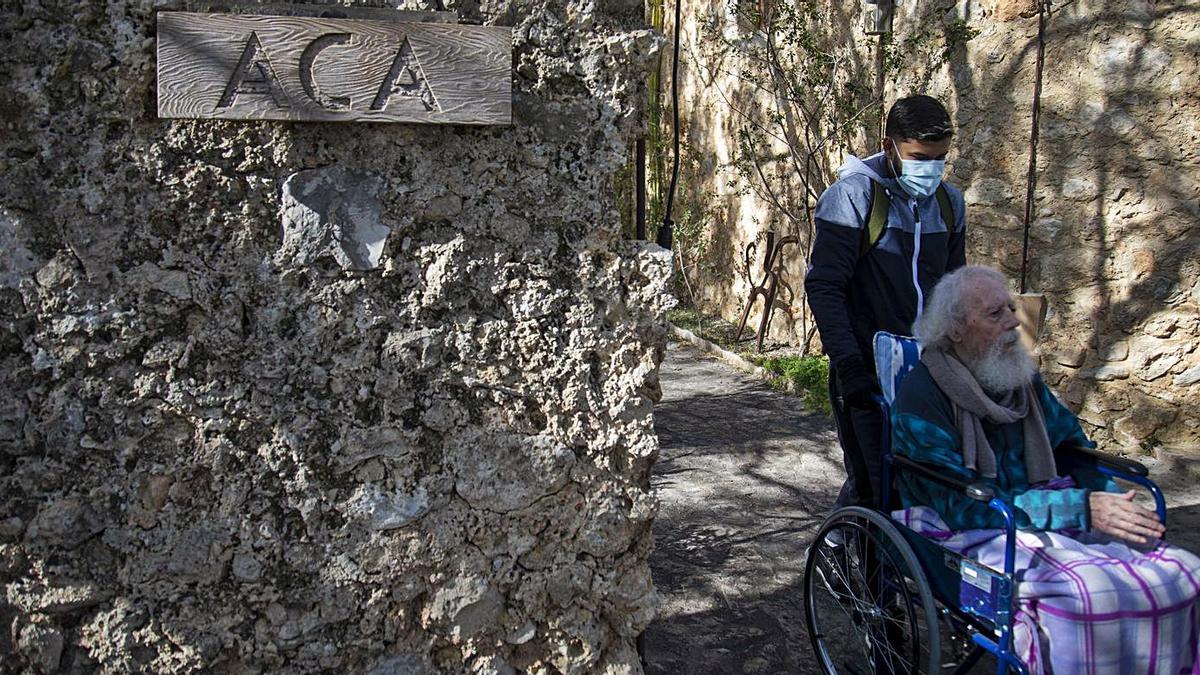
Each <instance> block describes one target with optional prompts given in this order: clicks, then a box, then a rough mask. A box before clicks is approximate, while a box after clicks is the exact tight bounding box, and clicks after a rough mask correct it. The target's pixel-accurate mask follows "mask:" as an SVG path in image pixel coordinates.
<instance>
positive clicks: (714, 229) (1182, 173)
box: [684, 0, 1200, 456]
mask: <svg viewBox="0 0 1200 675" xmlns="http://www.w3.org/2000/svg"><path fill="white" fill-rule="evenodd" d="M825 4H826V3H817V6H818V7H821V8H822V9H820V10H819V11H821V12H824V13H823V14H822V16H824V17H827V18H826V19H824V28H825V30H826V31H827V33H828V35H829V36H831V37H832V38H833V39H832V43H834V44H836V45H838V48H840V49H847V50H848V51H847V52H846V53H845V56H846V64H847V68H846V69H845V70H846V71H849V72H850V73H851V77H859V78H872V79H873V77H874V69H873V68H872V67H871V66H872V64H873V62H874V52H873V49H874V44H875V41H876V39H875V38H873V37H869V36H867V35H865V33H864V32H863V30H862V25H863V22H862V19H863V17H862V15H861V8H862V7H863V6H862V5H859V4H857V3H852V4H850V5H846V4H844V3H832V4H829V6H828V7H825V6H824V5H825ZM691 7H692V9H693V12H692V15H693V16H698V15H702V14H708V15H710V16H711V15H712V13H713V11H714V9H715V10H718V11H720V10H721V9H722V8H721V6H720V5H716V4H714V3H706V2H693V3H692V4H691ZM839 9H840V11H835V10H839ZM743 32H744V31H743ZM696 35H698V32H697V29H696V23H695V22H693V24H692V25H691V26H689V30H688V31H687V32H685V36H686V37H687V38H688V39H689V40H690V41H691V42H692V43H693V44H694V43H695V36H696ZM749 35H751V36H752V33H750V34H749ZM1046 45H1047V46H1046V69H1045V77H1044V92H1043V99H1042V120H1041V143H1040V149H1039V155H1038V164H1039V168H1040V170H1039V173H1038V189H1037V192H1036V198H1035V201H1034V211H1033V226H1032V229H1031V250H1030V266H1029V270H1028V281H1029V287H1030V289H1031V290H1036V291H1041V292H1044V293H1045V294H1046V295H1047V296H1048V299H1049V305H1050V315H1049V320H1048V326H1047V331H1046V334H1045V336H1044V340H1043V344H1042V346H1041V348H1040V349H1041V362H1042V367H1043V370H1044V372H1045V373H1046V374H1047V379H1048V380H1049V381H1050V383H1051V384H1052V385H1053V386H1055V387H1056V388H1057V390H1058V391H1059V392H1060V394H1061V395H1062V396H1063V398H1064V399H1065V400H1066V401H1067V402H1068V403H1069V404H1070V405H1071V406H1072V408H1074V409H1075V410H1077V411H1079V412H1080V414H1081V416H1082V418H1083V419H1084V420H1085V421H1086V423H1087V427H1088V431H1089V432H1090V433H1091V434H1092V435H1093V436H1094V437H1096V438H1098V439H1099V440H1101V441H1102V442H1106V443H1107V442H1110V441H1115V445H1109V447H1112V448H1114V449H1122V450H1124V451H1126V452H1141V451H1143V450H1148V449H1151V448H1161V449H1166V450H1182V451H1185V452H1186V453H1188V454H1191V455H1192V456H1195V454H1196V453H1197V452H1200V413H1197V410H1198V409H1200V349H1198V346H1200V310H1198V308H1200V282H1198V281H1197V278H1198V273H1200V230H1198V228H1197V223H1198V221H1200V161H1198V159H1200V150H1198V149H1197V148H1200V123H1198V122H1197V120H1198V119H1200V97H1198V96H1197V94H1196V92H1195V91H1194V89H1195V88H1194V87H1192V86H1191V85H1190V84H1189V83H1192V82H1195V81H1196V80H1197V78H1198V77H1200V68H1198V66H1197V63H1198V54H1200V29H1198V28H1197V25H1196V22H1195V12H1194V11H1193V10H1192V9H1191V8H1190V7H1189V6H1187V4H1186V3H1163V2H1158V3H1155V2H1147V1H1145V0H1091V1H1068V2H1059V1H1055V2H1053V3H1052V8H1051V13H1050V15H1049V18H1048V20H1047V30H1046ZM1036 46H1037V18H1036V4H1034V3H1033V2H1029V1H1025V0H1020V1H1016V2H1014V1H1010V0H964V1H962V2H958V3H954V2H948V1H945V0H943V1H941V2H915V3H914V2H905V3H903V4H901V5H900V6H899V7H898V8H897V15H896V18H895V36H894V42H893V48H892V50H891V52H890V54H889V61H890V63H891V67H892V68H893V69H892V70H889V73H888V78H887V86H886V96H887V104H888V105H890V103H891V101H893V100H895V98H897V97H898V96H901V95H907V94H909V93H919V92H926V93H929V94H931V95H933V96H936V97H938V98H940V99H941V100H943V101H944V102H945V103H946V104H947V106H948V107H949V108H950V111H951V114H952V116H953V117H954V118H955V121H956V123H957V125H958V137H957V141H956V147H955V149H954V150H953V151H952V156H951V163H950V169H949V171H950V173H949V178H950V180H951V181H953V182H955V183H956V184H957V185H959V186H961V187H962V188H964V190H965V192H966V196H967V202H968V209H969V210H968V219H969V223H970V236H969V248H968V257H969V259H970V260H971V261H973V262H978V263H985V264H990V265H995V266H998V267H1000V268H1001V269H1003V270H1004V271H1005V272H1007V273H1008V274H1010V275H1011V276H1013V277H1014V278H1016V277H1018V276H1019V274H1020V267H1021V245H1022V234H1023V233H1022V229H1021V223H1022V218H1023V215H1024V209H1025V185H1026V169H1027V164H1028V146H1029V138H1030V128H1031V114H1032V112H1031V111H1032V98H1033V83H1034V64H1035V57H1036ZM733 64H734V65H726V66H725V67H724V68H723V69H721V71H720V72H721V74H722V76H721V77H718V78H710V79H708V80H705V81H701V80H699V78H696V77H695V76H694V77H693V80H692V84H691V89H690V90H689V96H688V98H687V104H686V105H685V106H684V110H685V111H687V112H688V114H689V115H690V117H689V120H688V121H689V130H690V132H691V134H692V135H691V138H690V140H691V143H692V145H693V147H694V148H696V149H697V151H698V152H700V149H710V150H711V152H712V154H713V155H714V156H715V157H717V159H716V161H714V162H713V163H712V164H711V167H710V170H708V171H707V172H705V171H698V172H697V173H696V174H695V175H694V176H693V180H692V182H691V184H690V185H689V188H690V189H691V190H692V194H698V193H699V192H698V191H699V190H703V189H707V190H709V191H710V192H709V195H708V196H707V197H705V199H707V200H709V201H710V207H709V208H710V209H711V211H712V212H713V214H714V215H712V216H711V217H709V218H708V222H707V228H708V229H707V232H706V236H707V237H708V238H709V241H710V242H712V245H710V246H709V249H708V255H709V256H710V257H709V259H708V260H707V267H705V266H697V270H698V271H699V272H700V276H701V277H702V278H697V279H696V280H695V281H696V283H697V284H698V285H699V286H700V287H701V289H702V290H701V291H700V292H699V293H698V294H699V295H700V297H701V302H702V304H703V305H704V306H705V307H706V308H707V309H709V310H711V311H716V312H719V313H721V314H722V315H724V316H725V317H726V318H730V319H736V318H737V316H738V314H739V312H740V311H741V308H742V302H743V301H744V298H745V292H746V289H747V288H748V283H747V281H746V278H745V275H744V274H742V273H741V271H740V269H739V268H740V267H741V266H742V264H743V262H742V248H743V246H744V245H745V244H746V243H747V242H749V241H752V240H753V239H754V237H755V236H761V232H762V230H764V229H765V224H766V223H769V222H770V221H771V219H772V218H774V217H775V216H773V214H772V209H771V208H770V206H769V205H768V204H766V203H764V202H763V200H761V199H757V198H756V197H755V196H754V195H753V194H750V195H747V194H745V193H744V191H739V188H740V187H741V186H740V184H739V183H738V182H737V180H732V181H731V180H730V179H731V174H730V172H729V171H728V170H723V168H722V163H721V162H722V159H723V158H725V157H727V154H728V153H725V154H724V155H723V154H722V143H726V141H724V140H722V139H723V138H726V137H728V130H729V128H730V127H731V126H736V123H735V122H736V121H735V122H731V121H730V120H729V117H730V114H729V112H728V105H727V104H726V101H725V100H723V99H722V98H721V96H722V95H727V94H725V92H728V91H731V90H735V91H736V88H737V87H738V86H739V81H738V78H737V74H738V71H737V67H736V60H735V61H733ZM709 65H711V64H709ZM698 72H701V69H700V68H699V67H694V68H693V71H692V73H693V75H694V74H695V73H698ZM860 84H862V85H865V87H866V89H867V90H868V91H869V90H870V89H872V88H873V82H872V81H869V80H868V81H865V82H861V81H860ZM843 86H844V80H843ZM742 89H743V90H744V89H745V87H744V86H742ZM741 95H742V96H745V95H746V94H744V93H742V94H741ZM762 105H770V102H769V101H762ZM852 132H853V136H851V137H850V142H849V143H843V142H842V141H843V140H844V139H838V141H839V142H837V143H834V144H831V146H830V152H831V154H833V155H834V158H835V160H836V161H833V162H831V163H830V166H834V167H835V166H837V163H838V162H840V160H841V157H842V156H843V155H844V153H845V152H847V151H849V152H855V153H856V154H864V153H867V152H873V151H874V150H875V149H876V148H877V147H878V140H877V134H876V133H875V131H874V130H873V127H871V126H870V125H868V126H867V127H866V128H862V127H860V128H856V129H853V130H852ZM868 139H870V140H868ZM828 178H829V179H832V175H829V176H828ZM731 214H732V215H731ZM756 219H757V222H756ZM803 271H804V267H803V265H802V264H801V263H800V262H798V261H797V260H795V259H791V260H789V261H788V262H787V265H786V272H787V276H788V279H789V282H790V284H791V285H792V286H793V287H797V288H798V287H799V286H800V285H801V284H802V279H803ZM788 300H790V301H791V304H790V307H785V308H784V311H778V312H777V314H776V319H775V321H774V324H773V335H774V336H775V337H777V338H781V339H784V340H788V341H791V342H793V343H795V342H798V341H800V337H799V336H800V335H801V334H802V326H801V324H800V323H799V321H798V320H797V317H802V316H803V302H802V297H801V296H800V295H799V294H798V293H797V294H796V295H795V296H793V297H791V298H788ZM788 311H790V313H791V316H789V315H788ZM752 320H753V317H752Z"/></svg>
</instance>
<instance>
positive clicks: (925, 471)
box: [892, 455, 996, 504]
mask: <svg viewBox="0 0 1200 675" xmlns="http://www.w3.org/2000/svg"><path fill="white" fill-rule="evenodd" d="M892 464H893V465H895V466H897V467H900V468H902V469H904V470H905V471H911V472H913V473H915V474H917V475H918V476H921V477H922V478H926V479H928V480H931V481H933V482H935V483H938V484H941V485H944V486H946V487H948V488H950V489H952V490H956V491H958V492H961V493H963V494H965V495H966V496H968V497H970V498H971V499H974V500H975V501H977V502H983V503H984V504H987V503H988V502H990V501H992V498H993V497H995V496H996V493H995V491H994V490H992V487H991V486H990V485H987V484H986V483H982V482H978V481H977V482H974V483H967V482H964V481H961V480H958V479H957V478H952V477H950V476H946V475H944V474H942V473H941V472H939V471H938V470H937V469H935V468H933V467H931V466H929V465H928V464H922V463H920V462H914V461H913V460H911V459H909V458H907V457H905V456H904V455H892Z"/></svg>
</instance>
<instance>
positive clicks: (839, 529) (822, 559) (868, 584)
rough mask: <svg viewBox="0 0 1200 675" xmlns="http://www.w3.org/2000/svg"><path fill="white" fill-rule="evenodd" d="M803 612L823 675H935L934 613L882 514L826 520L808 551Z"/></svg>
mask: <svg viewBox="0 0 1200 675" xmlns="http://www.w3.org/2000/svg"><path fill="white" fill-rule="evenodd" d="M804 601H805V602H804V610H805V620H806V623H807V626H808V633H809V635H810V636H811V638H812V645H813V650H814V651H815V652H816V655H817V660H818V662H819V663H820V664H821V667H822V668H823V669H824V671H825V672H826V673H831V674H834V673H838V674H840V673H852V674H861V675H866V674H867V673H885V674H887V675H922V674H926V673H928V674H930V675H932V674H934V673H940V672H941V636H940V633H939V630H938V620H937V617H938V613H937V612H938V610H937V605H936V604H935V603H934V600H933V593H932V591H931V590H930V588H929V582H928V580H927V579H926V577H925V572H924V571H923V570H922V569H921V566H920V563H918V562H917V558H916V556H915V555H914V554H913V552H912V549H911V548H910V547H909V545H908V542H907V541H906V540H905V539H904V535H902V534H901V533H900V530H899V529H898V528H897V527H896V525H895V524H894V523H893V522H892V521H891V520H890V519H889V518H888V517H887V516H886V515H884V514H882V513H879V512H876V511H872V510H870V509H865V508H862V507H858V506H849V507H846V508H842V509H838V510H837V511H835V512H833V513H832V514H831V515H830V516H829V517H828V518H827V519H826V520H825V523H824V524H823V525H822V526H821V529H820V531H818V532H817V537H816V540H815V541H814V542H813V545H812V547H811V548H810V549H809V553H808V562H807V564H806V565H805V574H804Z"/></svg>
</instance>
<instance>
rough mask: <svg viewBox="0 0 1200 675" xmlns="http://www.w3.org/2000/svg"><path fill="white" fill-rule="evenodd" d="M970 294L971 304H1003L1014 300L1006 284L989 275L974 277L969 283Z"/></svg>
mask: <svg viewBox="0 0 1200 675" xmlns="http://www.w3.org/2000/svg"><path fill="white" fill-rule="evenodd" d="M968 295H969V297H970V298H971V304H972V305H979V306H990V305H1003V304H1006V303H1008V302H1009V301H1010V300H1012V293H1010V292H1009V290H1008V287H1007V286H1006V285H1004V284H1002V283H1000V282H999V281H998V280H996V279H991V278H988V277H983V278H977V279H973V280H972V282H971V283H970V284H969V285H968Z"/></svg>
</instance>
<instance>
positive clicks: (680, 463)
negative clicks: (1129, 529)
mask: <svg viewBox="0 0 1200 675" xmlns="http://www.w3.org/2000/svg"><path fill="white" fill-rule="evenodd" d="M661 378H662V387H663V401H662V403H660V404H659V406H658V408H657V411H656V415H657V418H656V426H657V429H658V433H659V441H660V443H661V446H662V455H661V458H660V460H659V462H658V465H657V466H656V468H655V471H654V477H653V484H654V487H655V489H656V490H657V492H658V496H659V498H660V499H661V500H662V508H661V510H660V512H659V514H658V518H657V519H656V521H655V525H654V536H655V541H656V548H655V551H654V553H653V555H652V556H651V559H650V564H651V567H652V569H653V572H654V581H655V584H656V585H657V587H658V592H659V596H660V600H661V602H660V606H659V618H658V619H657V620H656V621H655V623H654V624H652V625H651V626H650V628H649V629H648V630H647V631H646V641H645V646H646V665H647V672H648V673H664V674H665V673H670V674H672V675H677V674H692V673H695V674H705V673H712V674H714V675H715V674H718V673H720V674H725V673H771V674H775V673H816V672H819V671H818V670H817V666H816V663H815V661H814V659H813V655H812V649H811V647H810V644H809V641H808V636H807V633H806V631H805V629H804V611H803V607H802V595H803V575H804V570H803V565H804V550H805V548H806V547H807V546H808V544H809V542H810V540H811V538H812V536H813V535H814V534H815V533H816V529H817V528H818V527H819V525H820V522H821V520H822V519H823V518H824V516H825V514H826V511H827V510H828V508H829V506H830V505H831V504H832V503H833V499H834V496H835V495H836V492H837V488H838V487H839V486H840V485H841V481H842V466H841V454H840V450H839V449H838V447H837V439H836V436H835V434H834V432H833V426H832V420H830V419H829V418H827V417H824V416H823V415H821V414H820V413H814V412H807V411H805V410H802V409H801V406H800V402H799V399H797V398H795V397H792V396H788V395H786V394H781V393H778V392H776V391H773V390H771V389H770V388H768V387H766V386H765V385H764V384H763V383H762V382H761V381H759V380H757V379H755V378H753V377H751V376H749V375H746V374H744V373H742V372H740V371H737V370H734V369H732V368H730V367H729V366H726V365H725V364H723V363H721V362H719V361H716V360H714V359H711V358H709V357H707V356H704V355H702V354H701V353H700V352H698V351H695V350H694V349H692V348H691V347H689V346H685V345H681V344H677V343H672V344H671V345H670V347H669V348H668V350H667V359H666V361H665V362H664V363H663V366H662V375H661ZM1147 463H1148V464H1150V466H1151V470H1152V472H1153V474H1155V477H1156V479H1158V480H1160V482H1161V483H1162V485H1163V487H1164V490H1165V491H1166V492H1167V495H1168V504H1169V505H1170V506H1171V509H1170V515H1169V518H1170V520H1169V525H1170V526H1171V532H1170V534H1169V535H1168V536H1169V537H1171V538H1172V540H1173V541H1176V542H1178V543H1180V544H1182V545H1184V546H1187V547H1188V548H1192V549H1193V550H1197V549H1200V527H1198V525H1200V481H1197V480H1195V478H1194V476H1195V475H1196V474H1195V473H1189V472H1185V471H1183V470H1180V469H1179V468H1178V467H1167V466H1165V465H1162V464H1158V465H1156V464H1154V463H1153V462H1147Z"/></svg>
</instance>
